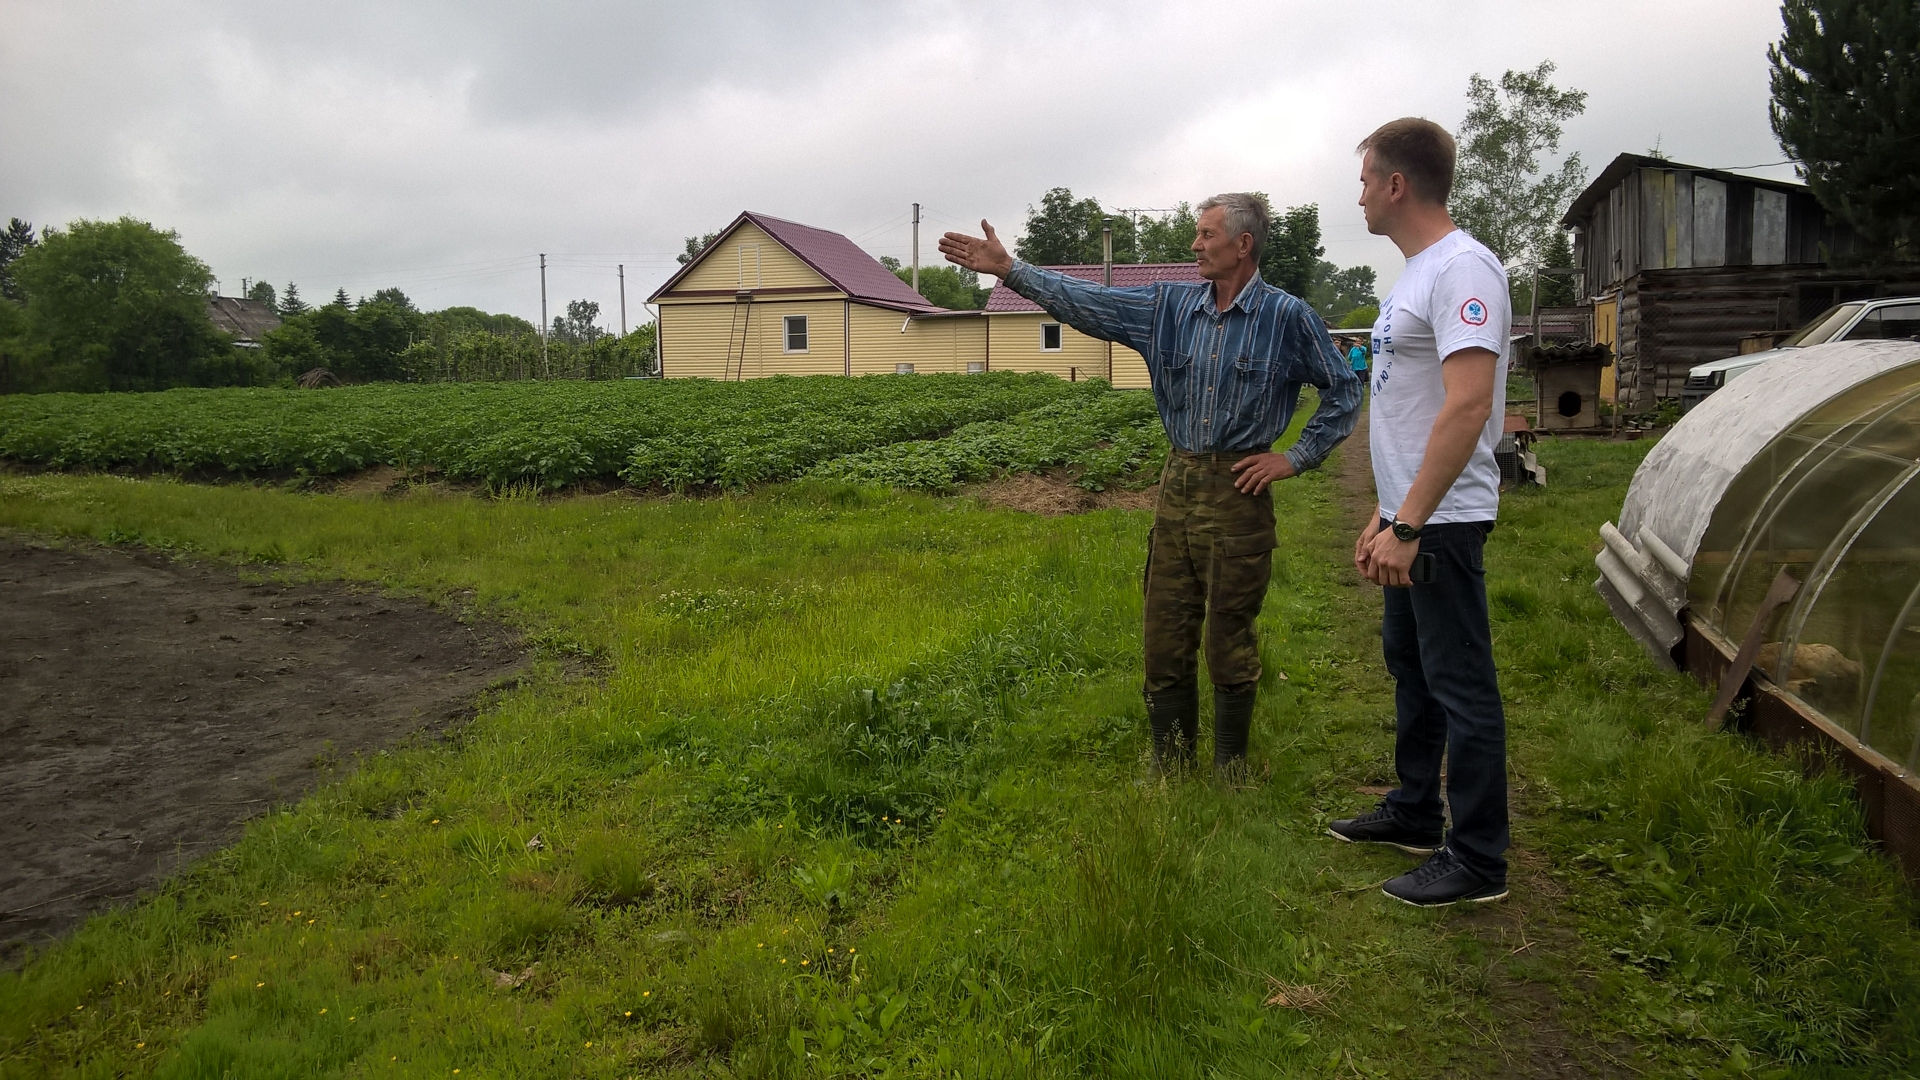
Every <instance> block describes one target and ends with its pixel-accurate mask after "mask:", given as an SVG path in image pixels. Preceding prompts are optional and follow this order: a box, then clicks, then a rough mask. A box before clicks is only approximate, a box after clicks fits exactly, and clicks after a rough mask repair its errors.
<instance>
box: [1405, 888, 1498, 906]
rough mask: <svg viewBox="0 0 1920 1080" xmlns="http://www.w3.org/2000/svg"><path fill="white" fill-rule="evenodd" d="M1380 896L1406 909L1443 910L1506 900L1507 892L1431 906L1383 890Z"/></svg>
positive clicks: (1442, 902)
mask: <svg viewBox="0 0 1920 1080" xmlns="http://www.w3.org/2000/svg"><path fill="white" fill-rule="evenodd" d="M1380 895H1382V896H1388V897H1393V899H1395V900H1398V901H1400V902H1401V903H1403V904H1405V905H1407V906H1408V907H1417V908H1443V907H1452V906H1453V905H1455V904H1491V903H1493V902H1494V901H1496V900H1505V899H1506V898H1507V890H1506V889H1501V890H1500V891H1499V892H1497V893H1494V894H1493V895H1492V896H1463V897H1461V898H1460V899H1458V900H1442V901H1439V902H1438V903H1432V904H1422V903H1418V902H1416V901H1413V900H1409V899H1407V898H1406V897H1404V896H1394V895H1393V894H1392V893H1390V892H1388V891H1387V890H1385V889H1381V890H1380Z"/></svg>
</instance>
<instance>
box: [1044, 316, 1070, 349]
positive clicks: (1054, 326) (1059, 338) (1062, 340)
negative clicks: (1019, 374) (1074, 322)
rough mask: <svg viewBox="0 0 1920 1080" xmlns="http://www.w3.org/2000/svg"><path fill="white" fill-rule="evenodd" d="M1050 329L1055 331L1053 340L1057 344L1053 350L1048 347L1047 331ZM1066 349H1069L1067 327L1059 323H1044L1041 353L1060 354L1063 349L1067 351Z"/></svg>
mask: <svg viewBox="0 0 1920 1080" xmlns="http://www.w3.org/2000/svg"><path fill="white" fill-rule="evenodd" d="M1049 329H1051V330H1052V331H1053V340H1054V341H1055V342H1056V343H1057V344H1055V345H1054V346H1053V347H1052V348H1048V347H1047V331H1048V330H1049ZM1066 347H1067V331H1066V328H1065V327H1063V326H1061V325H1060V324H1059V323H1057V322H1043V323H1041V324H1040V351H1041V352H1060V351H1061V350H1062V349H1065V348H1066Z"/></svg>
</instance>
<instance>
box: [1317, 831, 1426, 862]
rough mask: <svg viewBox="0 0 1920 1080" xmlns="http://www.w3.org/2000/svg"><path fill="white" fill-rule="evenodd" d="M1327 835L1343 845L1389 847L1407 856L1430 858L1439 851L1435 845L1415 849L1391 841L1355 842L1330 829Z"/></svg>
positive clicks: (1412, 846)
mask: <svg viewBox="0 0 1920 1080" xmlns="http://www.w3.org/2000/svg"><path fill="white" fill-rule="evenodd" d="M1327 835H1328V836H1331V837H1333V838H1334V839H1335V840H1338V841H1340V842H1341V843H1343V844H1377V845H1379V846H1380V847H1390V848H1393V849H1395V850H1398V851H1404V852H1406V853H1407V854H1409V855H1421V856H1431V855H1433V854H1434V853H1435V852H1437V851H1439V850H1440V845H1439V844H1435V845H1433V846H1432V847H1416V846H1414V845H1412V844H1396V843H1394V842H1393V841H1391V840H1355V839H1354V838H1353V837H1351V836H1341V835H1340V834H1339V833H1337V832H1334V831H1333V830H1332V829H1328V830H1327Z"/></svg>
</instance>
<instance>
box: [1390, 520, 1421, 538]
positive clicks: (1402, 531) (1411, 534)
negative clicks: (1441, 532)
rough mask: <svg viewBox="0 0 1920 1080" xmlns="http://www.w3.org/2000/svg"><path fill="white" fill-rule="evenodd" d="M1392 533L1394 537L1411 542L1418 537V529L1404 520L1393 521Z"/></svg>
mask: <svg viewBox="0 0 1920 1080" xmlns="http://www.w3.org/2000/svg"><path fill="white" fill-rule="evenodd" d="M1393 535H1394V537H1395V538H1396V539H1399V540H1403V541H1406V542H1408V543H1412V542H1413V541H1415V540H1418V539H1420V530H1419V529H1418V528H1416V527H1415V526H1412V525H1409V524H1407V523H1406V522H1404V521H1396V522H1394V523H1393Z"/></svg>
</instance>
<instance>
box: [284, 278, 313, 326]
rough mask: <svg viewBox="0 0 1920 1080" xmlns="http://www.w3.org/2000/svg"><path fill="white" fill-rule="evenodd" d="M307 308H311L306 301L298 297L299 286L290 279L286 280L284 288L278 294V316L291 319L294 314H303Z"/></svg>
mask: <svg viewBox="0 0 1920 1080" xmlns="http://www.w3.org/2000/svg"><path fill="white" fill-rule="evenodd" d="M309 310H311V309H310V308H309V307H308V306H307V304H306V302H305V301H304V300H301V299H300V286H298V285H295V284H294V283H293V282H291V281H289V282H287V288H286V290H285V291H284V292H282V293H281V294H280V317H281V318H283V319H291V318H293V317H294V316H295V315H304V314H306V313H307V312H308V311H309Z"/></svg>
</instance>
